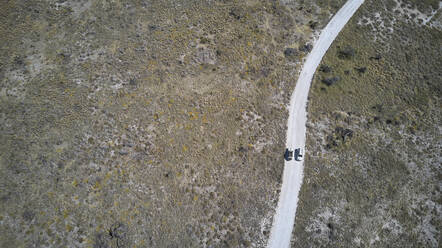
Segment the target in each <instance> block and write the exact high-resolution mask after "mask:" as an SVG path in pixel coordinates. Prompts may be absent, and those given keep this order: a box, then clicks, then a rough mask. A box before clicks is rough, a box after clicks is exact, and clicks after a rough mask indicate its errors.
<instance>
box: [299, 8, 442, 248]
mask: <svg viewBox="0 0 442 248" xmlns="http://www.w3.org/2000/svg"><path fill="white" fill-rule="evenodd" d="M417 2H418V3H419V4H420V5H418V6H417V7H418V12H422V13H427V14H426V15H422V16H421V15H419V13H418V12H416V9H415V6H412V5H409V4H410V2H406V3H401V4H400V5H398V4H395V2H394V1H367V2H366V3H365V5H363V6H362V7H361V10H360V11H359V12H358V13H357V14H356V15H355V16H354V17H353V19H352V21H351V22H350V23H349V24H348V26H347V27H346V28H345V29H344V31H343V32H342V33H341V34H340V36H338V39H337V40H336V41H335V43H334V44H333V46H332V47H331V49H330V50H329V51H328V53H327V55H326V57H325V59H324V60H323V62H322V66H321V68H320V69H319V70H318V71H317V73H316V76H315V80H314V82H313V87H312V91H311V95H310V101H309V107H308V108H309V109H308V112H309V117H308V130H307V132H308V134H307V141H308V142H307V158H306V162H305V163H306V168H305V178H304V184H303V187H302V189H301V193H300V203H299V205H298V212H297V216H296V222H295V223H296V224H295V230H294V239H293V247H439V245H440V237H441V236H440V227H441V219H440V216H441V200H442V199H441V195H440V182H441V154H440V152H441V140H442V139H441V126H440V123H441V109H442V108H441V107H442V106H441V99H440V97H441V96H442V94H441V89H442V88H441V86H442V85H441V82H442V78H441V74H440V69H441V68H442V65H441V60H440V58H441V55H442V54H441V50H440V44H441V40H442V39H441V38H442V33H441V26H440V25H441V12H440V10H439V12H433V13H431V8H430V4H432V5H433V6H434V7H435V8H438V1H428V3H425V4H424V3H423V2H420V1H417ZM413 11H414V13H415V15H412V13H413ZM407 13H408V14H407ZM410 13H411V14H410ZM416 13H418V14H416ZM424 16H428V17H431V16H433V17H432V19H431V21H429V22H427V23H425V20H424V19H423V18H422V17H424ZM419 19H420V20H419Z"/></svg>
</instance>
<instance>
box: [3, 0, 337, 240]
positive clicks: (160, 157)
mask: <svg viewBox="0 0 442 248" xmlns="http://www.w3.org/2000/svg"><path fill="white" fill-rule="evenodd" d="M330 2H333V3H329V2H326V1H323V2H321V4H320V5H313V4H311V3H309V2H303V1H300V2H278V1H2V2H1V3H0V11H1V15H0V16H1V17H0V18H1V21H0V37H2V38H1V50H0V57H1V60H0V61H1V62H0V65H1V70H0V80H1V81H0V82H1V83H0V87H1V90H0V101H1V104H0V123H1V125H0V126H1V129H0V140H1V142H0V171H1V172H0V188H1V195H0V246H1V247H212V246H215V247H249V246H253V247H262V246H264V245H265V242H266V240H267V238H268V232H269V229H270V225H271V220H272V216H273V213H274V209H275V207H276V202H277V197H278V190H279V188H280V180H281V174H282V166H283V157H282V155H281V154H282V151H283V150H284V141H285V138H284V137H285V132H286V130H285V128H286V115H287V109H286V106H287V104H288V100H289V97H290V94H291V91H292V89H293V88H294V82H296V75H297V71H298V70H299V68H300V65H301V61H302V58H303V57H304V56H305V55H306V54H307V53H308V52H309V50H310V49H311V39H312V37H313V35H314V32H315V30H318V29H320V28H321V26H323V25H325V24H326V23H327V21H328V18H329V17H330V16H331V15H332V13H334V12H336V10H337V9H338V8H339V7H340V3H341V2H342V1H340V2H336V1H330Z"/></svg>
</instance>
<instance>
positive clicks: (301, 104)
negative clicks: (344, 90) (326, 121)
mask: <svg viewBox="0 0 442 248" xmlns="http://www.w3.org/2000/svg"><path fill="white" fill-rule="evenodd" d="M363 2H364V0H348V1H347V2H346V3H345V4H344V6H343V7H342V8H341V9H340V10H339V11H338V12H337V13H336V14H335V15H334V16H333V18H332V19H331V21H330V22H329V23H328V24H327V26H326V27H325V28H324V30H323V31H322V32H321V35H320V37H319V39H318V40H317V41H316V42H315V44H314V46H313V50H312V52H311V53H310V54H309V55H308V57H307V60H306V62H305V64H304V66H303V68H302V71H301V74H300V76H299V78H298V82H297V83H296V87H295V90H294V92H293V93H292V97H291V100H290V109H289V119H288V125H287V141H286V145H287V147H292V148H299V147H304V146H305V137H306V134H305V132H306V126H305V125H306V121H307V113H306V106H307V96H308V91H309V89H310V84H311V81H312V78H313V74H314V73H315V71H316V68H317V67H318V66H319V64H320V62H321V60H322V57H323V56H324V55H325V53H326V51H327V50H328V48H329V47H330V45H331V44H332V42H333V41H334V39H335V38H336V36H337V35H338V33H339V32H340V31H341V30H342V28H343V27H344V26H345V24H346V23H347V22H348V21H349V20H350V18H351V17H352V16H353V14H354V13H355V12H356V10H357V9H358V8H359V7H360V6H361V4H362V3H363ZM303 169H304V162H303V161H301V162H298V161H295V160H292V161H285V163H284V172H283V179H282V182H283V183H282V188H281V194H280V196H279V202H278V207H277V209H276V214H275V216H274V219H273V226H272V229H271V233H270V240H269V243H268V247H271V248H286V247H289V245H290V236H291V233H292V229H293V224H294V221H295V214H296V207H297V203H298V193H299V190H300V189H301V184H302V177H303Z"/></svg>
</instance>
